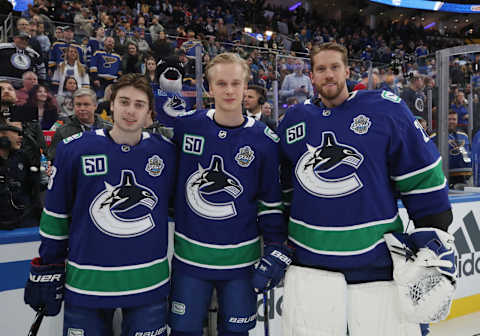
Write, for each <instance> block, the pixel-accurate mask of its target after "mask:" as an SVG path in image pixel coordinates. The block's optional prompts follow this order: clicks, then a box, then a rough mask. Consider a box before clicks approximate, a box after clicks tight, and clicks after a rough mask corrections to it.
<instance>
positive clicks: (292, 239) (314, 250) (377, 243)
mask: <svg viewBox="0 0 480 336" xmlns="http://www.w3.org/2000/svg"><path fill="white" fill-rule="evenodd" d="M288 239H289V240H290V241H292V242H294V243H295V244H296V245H298V246H300V247H302V248H304V249H306V250H308V251H310V252H313V253H317V254H323V255H331V256H339V257H345V256H355V255H360V254H364V253H367V252H369V251H372V250H373V249H375V248H376V247H377V246H378V245H380V244H383V243H385V239H383V238H382V239H379V240H378V241H377V242H375V243H374V244H373V245H371V246H369V247H367V248H364V249H363V250H357V251H351V252H350V251H349V252H338V251H322V250H316V249H314V248H311V247H309V246H307V245H304V244H302V243H300V242H299V241H297V240H295V239H294V238H292V237H291V236H289V237H288Z"/></svg>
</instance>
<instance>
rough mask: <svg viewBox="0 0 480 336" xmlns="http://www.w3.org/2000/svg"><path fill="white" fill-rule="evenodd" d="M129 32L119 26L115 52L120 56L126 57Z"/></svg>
mask: <svg viewBox="0 0 480 336" xmlns="http://www.w3.org/2000/svg"><path fill="white" fill-rule="evenodd" d="M126 35H127V31H126V30H125V28H124V27H123V26H118V27H117V29H116V35H115V52H116V53H117V54H119V55H124V54H125V53H126V52H127V45H128V41H127V37H126Z"/></svg>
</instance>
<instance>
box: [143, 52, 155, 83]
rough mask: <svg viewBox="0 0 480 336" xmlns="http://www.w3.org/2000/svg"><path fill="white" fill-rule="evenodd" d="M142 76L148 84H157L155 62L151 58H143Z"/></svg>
mask: <svg viewBox="0 0 480 336" xmlns="http://www.w3.org/2000/svg"><path fill="white" fill-rule="evenodd" d="M143 68H144V75H145V77H146V78H147V80H148V82H149V83H150V84H154V83H158V74H157V62H156V61H155V58H154V57H153V56H147V57H145V61H144V65H143Z"/></svg>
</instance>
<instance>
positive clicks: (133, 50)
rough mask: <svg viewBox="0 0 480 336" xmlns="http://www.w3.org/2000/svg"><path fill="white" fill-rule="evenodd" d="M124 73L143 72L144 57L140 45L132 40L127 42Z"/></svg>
mask: <svg viewBox="0 0 480 336" xmlns="http://www.w3.org/2000/svg"><path fill="white" fill-rule="evenodd" d="M121 69H122V74H127V73H142V57H141V56H140V53H139V52H138V46H137V44H136V43H135V42H133V41H130V42H128V44H127V53H126V54H125V55H123V57H122V68H121Z"/></svg>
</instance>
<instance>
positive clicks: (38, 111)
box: [25, 85, 58, 130]
mask: <svg viewBox="0 0 480 336" xmlns="http://www.w3.org/2000/svg"><path fill="white" fill-rule="evenodd" d="M25 105H26V108H31V109H33V110H34V111H35V112H34V115H35V116H37V120H38V122H39V123H40V127H41V128H42V130H49V129H50V128H51V127H52V125H53V124H54V123H55V121H57V119H58V113H57V105H56V102H55V100H54V99H53V97H52V95H51V94H50V93H49V92H48V90H47V88H46V87H45V86H44V85H36V86H34V87H33V88H32V89H31V90H30V91H29V94H28V100H27V103H26V104H25Z"/></svg>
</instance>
